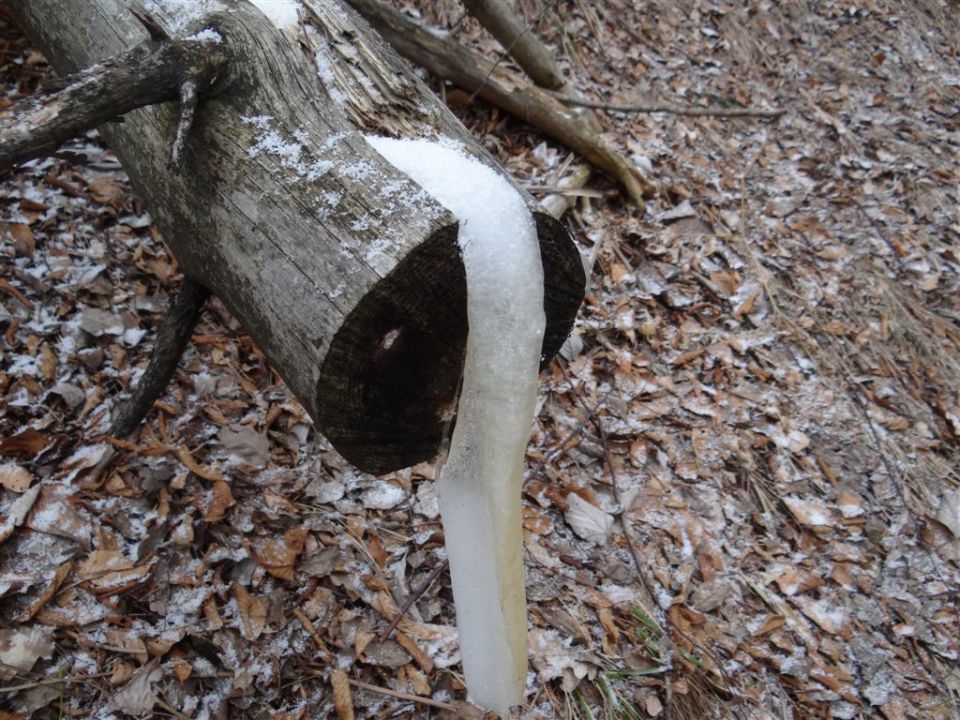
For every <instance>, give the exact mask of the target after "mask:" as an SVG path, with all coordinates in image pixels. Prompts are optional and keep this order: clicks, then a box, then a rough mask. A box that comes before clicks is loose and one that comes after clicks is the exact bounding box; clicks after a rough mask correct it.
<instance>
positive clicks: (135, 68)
mask: <svg viewBox="0 0 960 720" xmlns="http://www.w3.org/2000/svg"><path fill="white" fill-rule="evenodd" d="M226 64H227V56H226V48H225V47H224V46H221V45H220V43H219V42H218V41H216V40H214V39H199V38H195V39H186V40H170V41H164V40H147V41H145V42H143V43H140V44H139V45H137V46H136V47H134V48H133V49H131V50H130V51H128V52H126V53H123V54H122V55H117V56H116V57H113V58H110V59H109V60H105V61H104V62H102V63H97V64H96V65H93V66H92V67H89V68H87V69H86V70H83V71H81V72H79V73H77V74H75V75H69V76H67V77H65V78H63V79H61V80H59V81H57V82H56V83H55V84H54V85H53V86H52V87H50V88H49V89H48V90H47V91H46V92H44V93H41V94H40V95H39V96H34V97H32V98H30V99H28V100H25V101H23V102H20V103H16V104H14V105H12V106H11V107H9V108H7V109H6V110H5V111H4V112H3V113H0V170H2V169H6V168H8V167H10V166H12V165H15V164H16V163H19V162H23V161H25V160H30V159H31V158H35V157H40V156H42V155H46V154H49V153H50V152H52V151H53V150H55V149H56V148H57V146H59V145H60V144H61V143H63V142H65V141H67V140H69V139H71V138H73V137H76V136H77V135H78V134H79V133H82V132H84V131H86V130H89V129H91V128H95V127H97V126H98V125H101V124H102V123H105V122H107V121H109V120H114V119H116V118H117V117H118V116H120V115H123V114H125V113H128V112H130V111H131V110H135V109H136V108H139V107H143V106H144V105H152V104H155V103H161V102H166V101H168V100H176V99H178V98H179V96H180V87H181V85H182V84H183V83H184V82H185V81H188V80H189V81H192V82H194V83H196V84H197V86H198V87H199V88H201V89H203V90H207V89H209V88H210V86H211V85H212V84H213V82H214V80H215V79H216V77H217V76H218V74H219V73H220V72H221V71H222V70H223V68H224V67H226Z"/></svg>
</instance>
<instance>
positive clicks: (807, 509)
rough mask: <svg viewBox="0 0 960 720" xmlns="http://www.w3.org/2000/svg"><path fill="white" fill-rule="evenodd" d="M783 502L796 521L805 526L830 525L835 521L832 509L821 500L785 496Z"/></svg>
mask: <svg viewBox="0 0 960 720" xmlns="http://www.w3.org/2000/svg"><path fill="white" fill-rule="evenodd" d="M783 504H784V505H786V506H787V509H788V510H789V511H790V514H791V515H793V517H794V518H795V519H796V521H797V522H798V523H800V524H801V525H803V526H805V527H811V528H815V527H824V526H832V525H833V524H834V522H835V517H834V514H833V511H832V510H831V509H830V508H829V507H827V505H826V503H824V502H823V501H822V500H818V499H816V498H811V499H808V500H804V499H801V498H797V497H785V498H783Z"/></svg>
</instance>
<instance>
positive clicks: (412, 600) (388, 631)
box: [378, 558, 450, 642]
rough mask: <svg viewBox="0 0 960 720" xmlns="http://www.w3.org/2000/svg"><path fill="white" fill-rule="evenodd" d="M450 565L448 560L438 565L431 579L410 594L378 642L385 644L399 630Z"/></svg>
mask: <svg viewBox="0 0 960 720" xmlns="http://www.w3.org/2000/svg"><path fill="white" fill-rule="evenodd" d="M449 564H450V561H449V560H448V559H447V558H444V559H443V562H441V563H440V564H439V565H437V566H436V567H435V568H434V569H433V572H432V573H430V577H428V578H427V581H426V582H425V583H423V585H421V586H420V588H419V589H418V590H417V591H416V592H412V593H410V595H409V597H407V599H406V600H404V601H403V605H401V606H400V611H399V612H398V613H397V616H396V617H395V618H394V619H393V620H392V621H391V623H390V624H389V625H387V629H386V630H384V631H383V632H382V633H380V637H379V638H378V640H379V641H380V642H383V641H384V640H386V639H387V638H388V637H390V636H391V635H392V634H393V631H394V630H396V629H397V625H399V624H400V621H401V620H403V618H404V616H405V615H406V614H407V611H408V610H410V608H411V607H413V604H414V603H415V602H416V601H417V600H419V599H420V598H421V597H422V596H423V594H424V593H425V592H426V591H427V590H429V589H430V586H431V585H433V583H435V582H436V581H437V578H438V577H440V574H441V573H442V572H443V571H444V570H446V569H447V566H448V565H449Z"/></svg>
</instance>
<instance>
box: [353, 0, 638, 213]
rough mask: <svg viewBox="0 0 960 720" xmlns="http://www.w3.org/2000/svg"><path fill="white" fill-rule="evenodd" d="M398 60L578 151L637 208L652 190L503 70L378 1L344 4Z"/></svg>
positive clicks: (578, 123) (539, 93) (591, 133)
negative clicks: (420, 67) (398, 55)
mask: <svg viewBox="0 0 960 720" xmlns="http://www.w3.org/2000/svg"><path fill="white" fill-rule="evenodd" d="M347 2H348V3H349V4H350V5H352V6H353V7H354V9H356V10H357V11H358V12H359V13H360V14H361V15H363V16H364V17H365V18H366V19H367V21H368V22H369V23H370V24H371V25H373V27H374V28H375V29H376V30H377V31H378V32H379V33H380V34H381V35H383V37H384V38H385V39H386V40H387V42H389V43H390V44H391V45H392V46H393V47H394V48H395V49H396V50H397V52H399V53H400V54H401V55H403V56H404V57H406V58H407V59H409V60H412V61H413V62H415V63H417V64H418V65H421V66H423V67H424V68H426V69H427V70H429V71H430V72H432V73H433V74H434V75H437V76H438V77H440V78H442V79H444V80H449V81H450V82H452V83H454V84H455V85H458V86H459V87H461V88H463V89H464V90H467V91H468V92H472V93H475V94H477V95H478V96H479V97H482V98H483V99H484V100H486V101H487V102H489V103H492V104H493V105H496V106H497V107H499V108H501V109H503V110H505V111H506V112H508V113H510V114H511V115H513V116H514V117H517V118H519V119H521V120H523V121H525V122H528V123H530V124H531V125H533V126H534V127H536V128H538V129H540V130H542V131H543V132H544V133H546V134H547V135H549V136H551V137H553V138H555V139H557V140H559V141H560V142H562V143H563V144H564V145H566V146H567V147H568V148H570V149H571V150H574V151H575V152H578V153H579V154H580V155H582V156H583V157H584V159H586V160H587V161H588V162H590V163H591V164H592V165H594V166H595V167H597V168H599V169H600V170H603V171H604V172H605V173H607V174H608V175H611V176H612V177H613V178H615V179H616V180H617V181H619V183H620V184H621V185H622V186H623V188H624V189H625V190H626V191H627V193H629V195H630V197H631V198H632V199H633V201H634V202H635V203H636V204H637V205H638V206H640V207H641V208H643V207H645V202H644V196H646V195H651V194H653V193H654V192H655V190H656V186H655V185H654V183H653V182H652V181H651V180H650V179H649V178H647V177H646V176H645V175H644V174H643V173H642V172H641V171H640V170H639V169H638V168H637V167H636V166H635V165H633V164H632V163H631V162H629V161H628V160H627V159H626V158H624V157H623V156H622V155H621V154H620V153H618V152H616V151H615V150H614V149H613V148H611V147H610V146H609V145H607V144H606V143H605V142H604V141H603V140H602V139H601V138H600V137H599V135H598V133H597V131H596V129H595V128H594V127H593V126H592V125H591V123H590V121H589V120H588V119H587V118H585V117H584V116H582V115H579V114H577V113H575V112H573V111H571V110H570V109H569V108H567V107H566V106H564V105H563V104H562V103H561V102H560V101H559V100H557V99H556V98H554V97H552V96H551V95H550V93H549V92H547V91H546V90H543V89H542V88H539V87H537V86H535V85H531V84H530V83H529V82H527V81H526V80H524V79H523V78H521V77H519V76H518V75H516V74H515V73H512V72H510V71H509V70H507V69H505V68H500V67H495V66H494V65H493V63H491V62H490V61H488V60H487V59H486V58H484V57H482V56H480V55H478V54H476V53H474V52H473V51H471V50H468V49H467V48H465V47H463V46H462V45H461V44H460V43H458V42H457V41H456V40H454V39H453V38H450V37H446V36H439V35H437V34H435V33H433V32H431V31H430V30H428V29H427V28H425V27H423V26H422V25H420V24H419V23H417V22H415V21H413V20H411V19H410V18H407V17H406V16H404V15H402V14H401V13H399V12H397V11H396V10H394V9H393V8H389V7H387V6H386V5H384V4H383V3H381V2H379V1H378V0H347Z"/></svg>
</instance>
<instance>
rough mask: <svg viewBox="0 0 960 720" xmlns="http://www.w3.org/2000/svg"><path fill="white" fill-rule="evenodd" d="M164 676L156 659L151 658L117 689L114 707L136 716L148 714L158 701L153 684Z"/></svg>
mask: <svg viewBox="0 0 960 720" xmlns="http://www.w3.org/2000/svg"><path fill="white" fill-rule="evenodd" d="M162 677H163V670H161V669H160V667H159V665H158V664H157V661H156V660H151V661H150V662H149V663H147V664H146V665H144V666H143V667H142V668H140V669H139V670H137V671H136V672H135V673H134V674H133V677H132V678H130V681H129V682H128V683H127V684H126V685H124V686H123V687H122V688H120V689H119V690H117V692H116V693H115V694H114V696H113V703H112V704H113V707H115V708H117V709H118V710H122V711H123V712H125V713H127V714H128V715H133V716H134V717H140V716H142V715H146V714H147V713H149V712H150V711H151V710H153V706H154V705H155V704H156V702H157V694H156V692H154V689H153V685H154V683H156V682H159V681H160V679H161V678H162Z"/></svg>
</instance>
